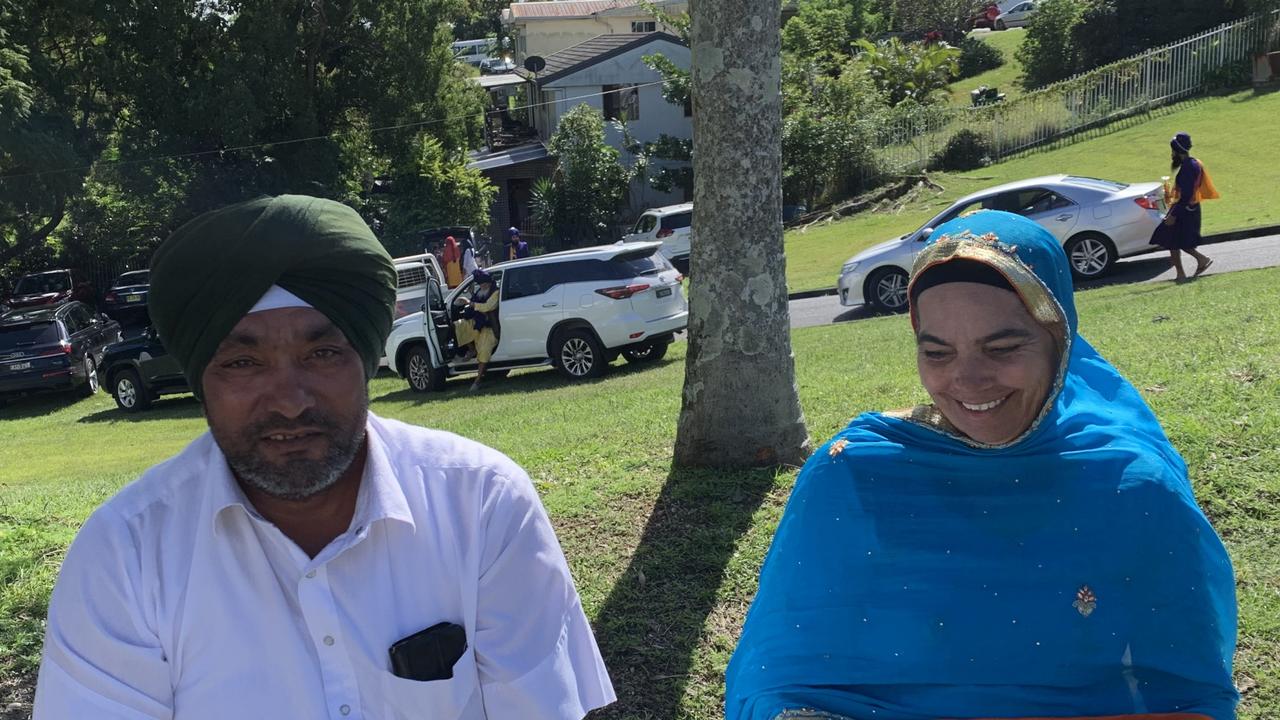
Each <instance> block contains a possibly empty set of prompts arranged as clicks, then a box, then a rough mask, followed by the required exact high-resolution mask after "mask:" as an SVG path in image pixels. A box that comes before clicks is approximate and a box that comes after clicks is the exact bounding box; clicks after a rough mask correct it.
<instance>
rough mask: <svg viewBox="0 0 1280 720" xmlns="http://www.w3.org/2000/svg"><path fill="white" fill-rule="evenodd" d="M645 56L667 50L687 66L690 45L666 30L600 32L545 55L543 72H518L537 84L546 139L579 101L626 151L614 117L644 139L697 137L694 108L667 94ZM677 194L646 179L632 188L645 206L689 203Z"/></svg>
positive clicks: (539, 126)
mask: <svg viewBox="0 0 1280 720" xmlns="http://www.w3.org/2000/svg"><path fill="white" fill-rule="evenodd" d="M646 55H664V56H666V57H667V58H668V59H669V60H671V62H673V63H674V64H675V65H676V66H678V67H681V68H684V69H688V68H689V66H690V65H689V64H690V56H689V48H688V47H687V46H686V45H685V44H684V43H683V42H682V41H681V40H680V38H678V37H676V36H674V35H669V34H667V33H617V34H613V35H600V36H598V37H595V38H592V39H591V40H588V41H586V42H583V43H579V44H577V45H574V46H573V47H570V48H565V49H564V50H561V51H559V52H556V53H552V54H550V55H548V56H546V62H547V65H546V67H545V68H543V69H542V70H541V71H540V72H538V73H531V72H529V71H527V70H524V69H523V68H521V69H519V70H517V73H518V74H520V75H523V76H524V77H526V78H528V79H529V81H530V82H531V83H532V84H533V92H531V93H530V95H531V97H532V98H533V99H534V104H535V105H536V106H537V107H536V108H535V109H534V113H533V118H534V120H533V124H534V127H535V128H536V130H537V133H538V136H539V137H540V138H541V140H542V141H543V142H544V143H545V142H547V141H548V140H550V139H551V135H552V134H553V133H555V131H556V128H557V127H558V126H559V123H560V117H561V116H563V115H564V114H565V113H566V112H568V111H569V110H571V109H573V108H574V107H577V106H578V105H582V104H585V105H589V106H591V107H593V108H595V109H597V110H599V111H600V112H601V114H603V115H604V119H605V141H606V142H607V143H609V144H610V145H612V146H613V147H616V148H618V149H619V150H621V151H623V154H622V158H623V161H624V162H630V161H631V160H632V159H633V158H632V157H631V156H630V155H629V154H628V153H627V151H626V146H625V142H624V138H623V133H622V131H621V130H620V129H619V128H618V127H617V126H616V124H615V123H614V122H613V121H621V122H624V123H625V124H626V127H627V134H629V135H630V136H631V139H632V140H633V141H635V142H639V143H647V142H653V141H656V140H658V139H659V138H660V137H661V136H663V135H667V136H670V137H673V138H680V139H682V140H689V139H692V138H693V109H692V108H691V107H689V106H680V105H675V104H672V103H670V102H667V100H666V99H665V98H664V97H662V88H663V86H662V80H663V78H662V76H661V75H660V74H658V73H657V72H656V71H654V70H652V69H651V68H650V67H649V66H648V65H646V64H645V63H644V57H645V56H646ZM688 199H689V198H685V197H683V196H681V195H678V194H676V193H660V192H658V191H656V190H654V189H652V188H650V187H649V186H648V184H647V183H645V182H637V183H636V186H635V187H633V189H632V198H631V202H632V207H633V208H636V209H638V210H642V209H644V208H646V207H652V206H655V205H668V204H671V203H677V202H684V201H686V200H688Z"/></svg>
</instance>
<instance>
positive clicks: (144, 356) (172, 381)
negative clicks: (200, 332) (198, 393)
mask: <svg viewBox="0 0 1280 720" xmlns="http://www.w3.org/2000/svg"><path fill="white" fill-rule="evenodd" d="M101 367H102V371H101V372H100V373H99V375H100V376H101V377H103V378H105V379H106V383H107V389H108V391H109V392H110V393H111V396H112V397H114V398H115V399H116V405H117V406H119V407H120V409H121V410H124V411H125V412H139V411H141V410H146V409H147V408H149V407H151V403H152V402H154V401H155V400H156V399H158V398H159V397H160V396H161V395H176V394H180V393H187V392H191V388H189V387H187V378H186V376H184V375H183V374H182V366H181V365H180V364H179V363H178V360H177V359H176V358H174V357H173V356H172V355H170V354H169V352H168V351H167V350H165V348H164V345H163V344H161V343H160V338H159V337H157V336H156V332H155V329H154V328H151V327H148V328H147V329H146V330H144V331H143V333H142V334H141V335H138V336H137V337H133V338H130V339H128V340H124V341H121V342H118V343H115V344H113V345H110V346H108V347H107V349H106V350H105V352H104V353H103V357H102V365H101Z"/></svg>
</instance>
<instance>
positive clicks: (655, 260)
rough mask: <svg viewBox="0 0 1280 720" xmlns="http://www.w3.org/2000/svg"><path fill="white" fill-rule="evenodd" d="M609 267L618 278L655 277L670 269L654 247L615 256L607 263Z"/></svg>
mask: <svg viewBox="0 0 1280 720" xmlns="http://www.w3.org/2000/svg"><path fill="white" fill-rule="evenodd" d="M609 265H610V266H611V267H612V268H613V269H614V270H615V271H617V272H618V274H619V277H628V276H629V277H638V276H642V275H657V274H658V273H660V272H662V271H663V270H666V269H667V268H668V267H670V266H669V265H668V264H667V260H666V258H664V257H662V255H660V254H658V248H656V247H655V248H647V249H645V250H639V251H636V252H629V253H623V254H622V255H617V256H615V257H614V258H613V259H612V260H610V261H609Z"/></svg>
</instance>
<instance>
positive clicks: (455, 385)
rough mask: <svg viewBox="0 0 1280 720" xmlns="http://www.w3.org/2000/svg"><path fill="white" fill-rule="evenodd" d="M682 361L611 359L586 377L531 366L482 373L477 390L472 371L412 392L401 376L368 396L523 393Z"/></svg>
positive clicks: (426, 398)
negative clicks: (503, 373)
mask: <svg viewBox="0 0 1280 720" xmlns="http://www.w3.org/2000/svg"><path fill="white" fill-rule="evenodd" d="M674 362H684V360H683V359H682V358H665V359H662V360H657V361H653V362H646V363H629V362H622V363H614V364H612V365H610V366H609V367H608V368H607V369H606V370H605V372H604V374H603V375H601V376H600V377H598V378H592V379H589V380H570V379H569V378H567V377H565V376H564V375H562V374H561V373H560V372H559V371H556V370H553V369H552V368H550V367H547V368H534V369H533V370H529V369H525V370H519V371H515V370H513V371H512V372H516V373H518V374H516V375H511V376H508V377H505V378H499V377H494V376H493V375H492V374H489V375H485V379H484V381H483V382H482V383H481V385H480V391H479V392H477V393H472V392H471V391H470V390H469V388H470V387H471V381H472V380H473V379H474V377H475V376H474V375H468V376H465V377H458V378H453V379H451V380H449V382H447V383H446V384H445V389H444V390H443V391H442V392H423V393H420V392H414V391H413V390H411V389H409V385H408V382H406V381H403V380H401V382H402V383H404V384H403V386H402V387H401V388H400V389H399V390H393V391H391V392H388V393H383V394H381V395H373V396H370V398H369V399H370V401H375V402H377V401H388V402H417V403H431V402H443V401H445V400H455V399H457V398H460V397H489V396H494V395H510V394H526V393H531V392H537V391H539V390H555V389H564V388H569V387H576V386H580V385H594V384H596V383H600V382H604V381H607V380H610V379H614V378H619V377H627V376H630V375H634V374H636V373H640V372H649V371H650V370H655V369H657V368H660V367H663V366H665V365H667V364H669V363H674Z"/></svg>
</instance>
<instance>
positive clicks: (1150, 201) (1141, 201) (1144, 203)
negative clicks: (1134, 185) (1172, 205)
mask: <svg viewBox="0 0 1280 720" xmlns="http://www.w3.org/2000/svg"><path fill="white" fill-rule="evenodd" d="M1133 201H1134V202H1136V203H1138V205H1139V206H1140V207H1143V208H1146V209H1147V210H1159V209H1160V205H1159V204H1158V203H1157V202H1156V199H1155V198H1153V197H1151V196H1150V195H1143V196H1141V197H1136V198H1134V199H1133Z"/></svg>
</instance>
